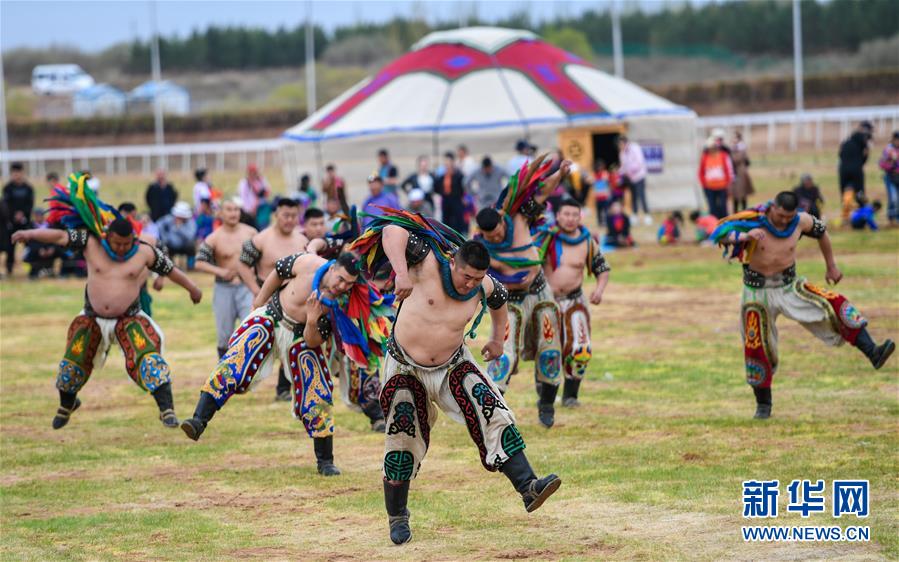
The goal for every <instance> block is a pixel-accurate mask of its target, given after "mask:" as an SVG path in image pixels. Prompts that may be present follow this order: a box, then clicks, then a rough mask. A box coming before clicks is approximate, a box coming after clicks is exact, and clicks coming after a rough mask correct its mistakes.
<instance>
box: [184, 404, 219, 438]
mask: <svg viewBox="0 0 899 562" xmlns="http://www.w3.org/2000/svg"><path fill="white" fill-rule="evenodd" d="M218 409H219V407H218V404H216V403H215V399H214V398H213V397H212V395H211V394H209V393H208V392H201V393H200V400H199V401H198V402H197V409H196V410H194V417H192V418H187V419H186V420H184V421H182V422H181V430H182V431H184V433H185V434H186V435H187V436H188V437H190V438H191V439H193V440H194V441H197V440H198V439H200V435H202V434H203V431H205V430H206V424H208V423H209V420H211V419H212V416H214V415H215V413H216V412H217V411H218Z"/></svg>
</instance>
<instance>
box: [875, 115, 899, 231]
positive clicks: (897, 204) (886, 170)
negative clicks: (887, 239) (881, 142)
mask: <svg viewBox="0 0 899 562" xmlns="http://www.w3.org/2000/svg"><path fill="white" fill-rule="evenodd" d="M878 165H879V166H880V169H881V170H883V183H884V185H885V186H886V188H887V220H888V221H889V223H890V224H891V225H894V224H897V223H899V131H893V139H892V140H891V141H890V144H888V145H886V148H884V149H883V154H882V155H881V156H880V161H879V162H878Z"/></svg>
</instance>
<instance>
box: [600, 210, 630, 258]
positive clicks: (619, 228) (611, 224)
mask: <svg viewBox="0 0 899 562" xmlns="http://www.w3.org/2000/svg"><path fill="white" fill-rule="evenodd" d="M604 243H605V244H606V245H607V246H613V247H616V248H627V247H630V246H633V245H634V239H633V238H631V220H630V219H629V218H628V216H627V215H626V214H625V213H624V210H623V207H622V206H621V201H615V202H614V203H612V205H611V206H610V207H609V214H608V216H607V217H606V237H605V240H604Z"/></svg>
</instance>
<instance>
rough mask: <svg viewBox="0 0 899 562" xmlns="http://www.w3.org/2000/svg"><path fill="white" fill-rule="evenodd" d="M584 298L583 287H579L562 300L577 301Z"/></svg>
mask: <svg viewBox="0 0 899 562" xmlns="http://www.w3.org/2000/svg"><path fill="white" fill-rule="evenodd" d="M582 296H584V289H583V288H581V287H578V288H577V289H575V290H573V291H571V292H570V293H568V294H567V295H565V296H564V297H562V298H563V299H566V300H577V299H579V298H581V297H582Z"/></svg>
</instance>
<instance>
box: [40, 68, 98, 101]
mask: <svg viewBox="0 0 899 562" xmlns="http://www.w3.org/2000/svg"><path fill="white" fill-rule="evenodd" d="M93 85H94V79H93V78H92V77H91V75H90V74H88V73H87V72H85V71H84V70H83V69H82V68H81V67H80V66H78V65H77V64H41V65H38V66H35V67H34V70H33V71H32V72H31V89H32V90H34V93H36V94H43V95H61V94H72V93H75V92H77V91H78V90H82V89H84V88H89V87H91V86H93Z"/></svg>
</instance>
